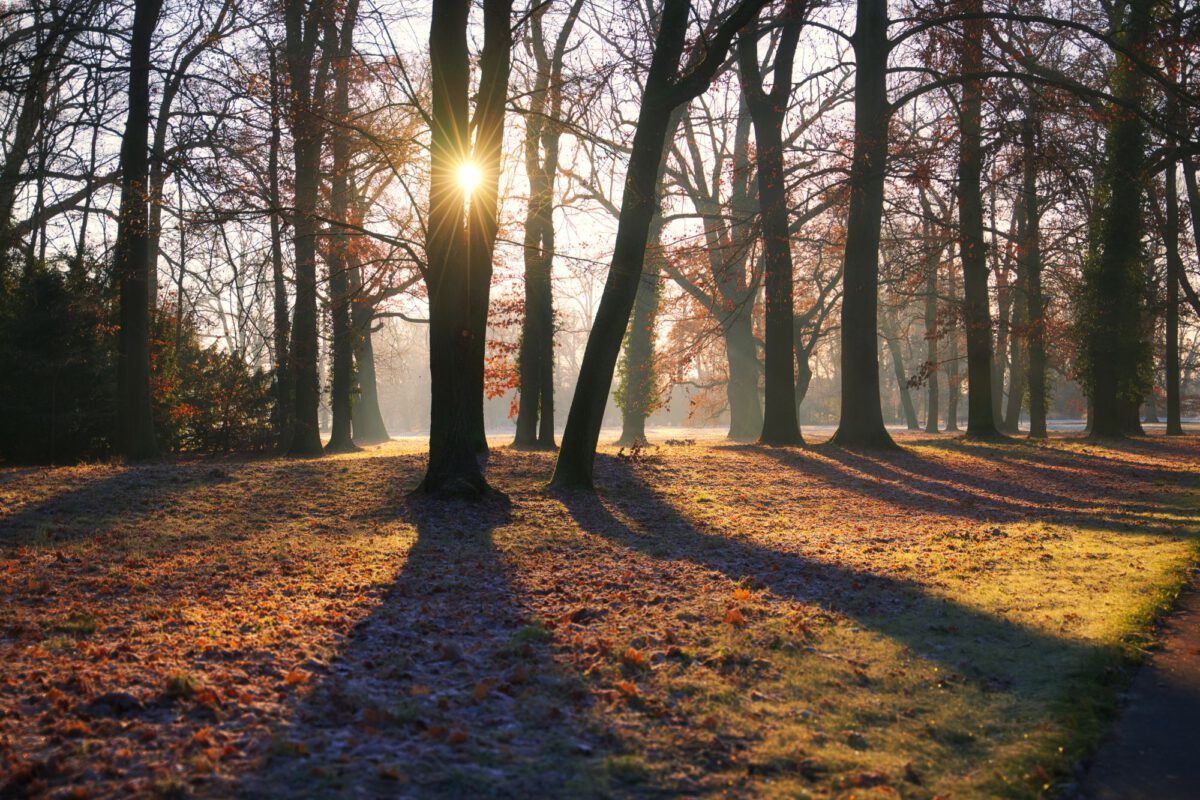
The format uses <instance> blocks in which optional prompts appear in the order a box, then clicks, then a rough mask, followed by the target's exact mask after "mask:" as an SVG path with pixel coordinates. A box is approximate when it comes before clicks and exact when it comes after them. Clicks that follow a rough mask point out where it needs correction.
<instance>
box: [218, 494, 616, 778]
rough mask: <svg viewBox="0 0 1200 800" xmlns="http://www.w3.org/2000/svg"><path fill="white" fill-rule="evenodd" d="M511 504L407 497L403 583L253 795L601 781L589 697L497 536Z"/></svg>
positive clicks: (278, 737) (335, 664)
mask: <svg viewBox="0 0 1200 800" xmlns="http://www.w3.org/2000/svg"><path fill="white" fill-rule="evenodd" d="M508 516H509V515H508V509H507V507H506V506H502V505H500V504H487V505H484V506H476V505H469V504H460V503H456V502H449V503H437V502H432V501H424V500H407V501H405V508H404V509H403V510H402V512H401V514H400V518H401V519H402V520H404V521H407V522H412V523H413V524H415V526H416V540H415V541H414V543H413V544H412V546H411V549H410V550H409V552H408V555H407V558H406V559H405V562H404V565H403V567H402V569H401V572H400V574H399V576H398V577H397V579H396V581H395V583H394V584H393V585H392V586H391V587H390V589H389V590H388V592H387V593H386V594H385V595H384V597H383V599H382V601H381V602H380V604H379V605H378V606H377V607H376V608H375V609H374V610H373V611H372V613H371V614H370V615H369V616H368V617H367V618H365V619H364V620H362V621H361V622H359V623H358V624H357V625H356V626H355V627H354V629H353V632H352V633H351V635H350V636H349V638H348V639H347V640H346V641H345V642H344V645H343V646H342V647H341V648H340V651H339V654H338V655H337V657H336V659H334V660H333V661H332V662H331V663H330V664H329V665H328V668H327V670H325V677H324V678H323V679H322V680H321V681H320V683H319V684H318V685H317V686H316V687H315V688H314V689H313V691H312V692H311V694H309V695H308V697H307V698H306V699H304V700H303V701H301V702H299V703H298V704H297V706H296V708H295V709H293V711H292V713H291V715H290V717H289V721H288V722H287V723H286V724H284V725H283V726H282V727H281V728H279V729H278V730H277V732H276V734H275V741H274V743H273V745H272V746H271V748H270V750H269V752H268V754H267V757H266V759H265V761H264V763H263V764H262V766H261V768H260V769H259V770H258V771H256V772H254V773H253V774H250V775H247V776H245V777H243V778H242V779H241V780H240V781H239V782H238V784H237V785H236V786H220V787H218V792H217V793H218V794H222V793H224V794H233V795H237V796H242V797H254V798H266V797H283V796H287V797H363V796H367V797H385V796H389V797H390V796H400V797H438V798H445V797H448V798H459V797H461V798H477V797H512V798H525V797H556V796H569V795H571V794H572V793H575V792H580V791H582V792H584V793H587V792H589V791H593V790H595V789H596V787H594V786H592V785H591V781H592V779H593V778H594V777H595V776H597V775H599V774H600V773H599V772H597V771H596V770H595V769H594V765H595V764H596V763H597V759H598V756H595V755H593V754H594V753H597V752H599V751H600V746H599V743H598V742H597V737H596V735H595V734H594V733H593V732H592V731H591V730H589V729H588V728H587V726H586V725H585V724H584V717H585V716H586V713H587V712H586V708H585V704H586V703H587V702H588V701H589V695H588V693H587V692H586V690H585V689H584V688H583V686H582V683H581V682H580V681H579V679H578V678H572V677H568V676H566V675H564V674H562V673H560V672H559V671H557V670H555V669H554V668H553V666H552V663H553V662H552V660H551V658H550V656H549V651H548V647H547V642H548V640H549V639H550V634H549V632H548V631H546V630H545V629H544V628H542V627H541V626H540V625H538V624H537V623H536V622H532V621H531V619H530V618H529V617H528V615H527V614H526V612H525V611H524V609H523V608H522V607H521V604H520V602H519V597H518V596H517V594H516V593H515V592H514V590H513V588H512V586H511V583H510V578H509V576H510V567H509V565H508V564H507V563H506V561H505V559H504V558H503V556H502V555H501V554H500V552H499V551H498V550H497V549H496V547H495V545H494V544H493V542H492V533H493V530H494V529H495V528H496V527H498V526H501V525H503V524H505V523H506V522H507V521H508Z"/></svg>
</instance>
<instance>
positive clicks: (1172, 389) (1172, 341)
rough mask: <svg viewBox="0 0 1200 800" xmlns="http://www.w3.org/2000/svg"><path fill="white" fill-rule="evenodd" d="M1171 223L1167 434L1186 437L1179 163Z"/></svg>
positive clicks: (1170, 190)
mask: <svg viewBox="0 0 1200 800" xmlns="http://www.w3.org/2000/svg"><path fill="white" fill-rule="evenodd" d="M1166 179H1167V224H1166V231H1165V235H1164V237H1163V238H1164V239H1165V240H1166V241H1165V242H1164V244H1165V245H1166V249H1167V309H1166V329H1167V330H1166V334H1167V353H1166V365H1165V367H1166V375H1165V376H1164V378H1165V381H1164V382H1165V383H1166V388H1167V436H1182V435H1183V423H1182V420H1181V417H1180V407H1179V281H1180V276H1181V275H1182V274H1183V259H1182V258H1180V256H1179V187H1178V186H1177V185H1176V183H1175V181H1176V174H1175V162H1174V161H1173V160H1172V161H1171V162H1170V163H1169V165H1168V167H1167V174H1166Z"/></svg>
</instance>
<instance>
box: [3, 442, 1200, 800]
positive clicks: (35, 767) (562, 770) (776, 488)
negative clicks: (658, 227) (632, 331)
mask: <svg viewBox="0 0 1200 800" xmlns="http://www.w3.org/2000/svg"><path fill="white" fill-rule="evenodd" d="M904 444H905V450H904V451H903V452H901V453H890V454H884V455H880V454H869V453H854V452H845V451H840V450H837V449H833V448H830V447H828V446H826V445H817V446H815V447H811V448H808V449H769V448H759V447H754V446H740V445H733V444H728V443H725V442H723V441H721V440H715V439H702V440H700V441H698V442H697V443H695V444H683V445H678V446H664V447H661V448H658V449H651V450H649V451H646V452H645V453H643V454H639V456H638V457H637V458H635V459H629V458H625V457H618V455H617V452H616V449H615V448H607V447H606V448H602V450H603V452H602V454H601V457H600V460H599V462H598V467H597V482H598V485H599V491H598V492H597V493H596V494H595V495H592V494H586V493H547V492H546V491H545V490H544V488H543V485H544V482H545V480H546V478H547V476H548V474H549V470H550V467H551V458H552V457H551V456H549V455H546V454H531V453H518V452H513V451H509V450H507V449H503V448H498V449H497V450H495V452H494V453H493V456H492V459H491V463H490V473H489V476H490V478H491V480H492V482H493V483H494V484H495V485H496V486H497V487H498V488H501V489H503V490H505V491H506V492H508V493H509V496H510V498H511V504H510V505H508V506H502V505H486V506H482V507H473V506H464V505H457V504H450V505H439V504H437V503H430V502H428V501H416V500H413V499H411V498H408V497H407V496H406V494H405V493H406V491H407V489H409V488H410V487H411V486H413V485H415V483H416V481H417V478H418V477H419V472H420V468H421V462H422V455H421V453H420V452H419V451H418V450H417V449H416V446H415V445H414V444H413V443H393V444H391V445H387V446H384V447H382V448H376V449H373V450H370V451H367V452H364V453H361V454H355V455H350V456H339V457H335V458H329V459H322V460H320V461H311V462H305V461H291V460H276V459H260V460H249V461H237V460H235V461H224V462H219V463H218V462H198V463H197V462H192V463H186V464H160V465H154V466H149V467H142V468H133V469H125V468H120V467H109V466H88V467H78V468H69V469H59V470H9V471H4V472H0V547H2V548H3V549H2V550H0V574H3V576H4V580H3V582H0V608H3V609H4V611H3V615H4V616H3V618H2V620H0V622H2V623H3V624H2V625H0V685H2V686H4V687H5V691H4V692H2V693H0V766H3V767H4V769H3V770H0V772H4V773H7V774H9V775H11V776H12V780H13V781H17V782H19V784H18V783H14V784H13V785H14V786H18V787H19V788H20V789H21V790H22V791H27V792H30V793H32V794H38V793H39V792H49V791H56V790H65V788H66V787H69V786H76V785H86V787H87V788H88V790H89V791H90V792H91V793H92V794H93V795H96V796H114V797H115V796H123V795H124V794H127V793H128V792H130V791H134V790H145V791H155V790H156V788H155V787H158V789H157V790H159V791H165V790H164V789H163V788H162V787H169V789H170V792H172V793H187V792H198V793H201V794H213V795H218V796H226V795H229V794H241V795H249V796H263V797H268V796H280V795H281V793H282V794H288V795H291V794H295V795H301V796H303V795H309V796H321V797H324V796H331V795H332V796H338V795H342V794H344V795H347V796H354V795H355V794H356V792H359V791H365V792H368V793H371V792H374V793H389V794H393V793H394V794H400V795H409V794H410V795H415V796H454V795H458V796H471V797H474V796H487V795H499V796H512V795H522V794H524V795H528V796H553V795H564V794H570V795H573V796H586V795H595V796H611V795H614V794H616V795H635V796H639V795H650V794H655V793H660V792H664V791H665V792H673V793H687V794H691V795H729V794H732V795H737V796H745V795H751V796H767V797H771V796H777V797H803V796H806V795H811V796H817V797H824V796H850V795H853V796H856V797H862V796H874V795H878V796H889V795H892V796H894V795H896V794H899V795H901V796H904V797H917V798H920V797H930V798H932V797H935V796H938V795H950V796H953V797H991V796H996V795H998V794H999V795H1011V796H1017V797H1026V796H1036V795H1038V794H1039V793H1042V792H1046V793H1051V792H1052V791H1054V790H1055V789H1056V786H1057V784H1061V783H1064V782H1069V781H1070V780H1071V779H1072V778H1071V769H1072V766H1073V764H1074V763H1075V762H1076V761H1077V760H1078V759H1079V758H1080V757H1082V756H1083V755H1084V754H1085V753H1086V751H1087V749H1088V747H1090V746H1091V745H1092V744H1093V743H1094V741H1095V739H1096V738H1097V736H1098V735H1099V734H1100V733H1101V731H1102V729H1103V724H1104V722H1105V721H1106V719H1107V716H1108V714H1109V713H1110V712H1111V708H1112V705H1113V702H1114V700H1115V698H1116V695H1117V692H1118V691H1119V689H1120V687H1121V686H1122V685H1123V681H1124V677H1125V674H1126V671H1127V667H1128V665H1129V664H1130V663H1131V661H1132V660H1133V659H1136V657H1137V656H1138V655H1139V654H1140V653H1141V652H1143V651H1144V650H1145V649H1146V648H1147V647H1148V646H1150V645H1151V643H1152V633H1151V632H1152V622H1153V619H1154V617H1155V615H1156V614H1158V613H1160V611H1161V610H1162V609H1163V608H1164V607H1165V606H1166V605H1169V602H1170V600H1171V598H1172V597H1173V593H1174V592H1175V591H1177V589H1178V587H1179V586H1180V583H1181V580H1182V576H1183V574H1184V570H1185V568H1186V566H1187V565H1188V564H1189V563H1190V562H1191V561H1192V560H1193V559H1194V556H1195V554H1196V541H1197V537H1198V534H1200V512H1198V511H1197V508H1198V506H1197V499H1198V497H1200V477H1198V475H1200V469H1198V468H1200V456H1198V455H1197V453H1198V450H1200V448H1198V447H1197V445H1198V444H1200V442H1198V441H1197V439H1196V438H1194V437H1189V438H1186V439H1182V440H1173V441H1168V440H1165V439H1161V438H1155V439H1152V440H1142V441H1138V442H1132V443H1127V444H1121V445H1113V446H1101V445H1096V444H1092V443H1086V442H1080V441H1070V440H1055V441H1052V442H1050V443H1047V444H1044V445H1032V444H1027V443H1023V442H1014V443H1011V444H1000V445H974V444H966V443H963V442H961V441H959V440H955V439H950V438H948V437H923V436H922V437H912V438H909V439H906V440H905V441H904ZM180 675H186V676H188V679H189V684H188V685H189V687H191V690H190V691H188V692H185V693H180V692H178V691H174V692H172V691H171V689H172V686H174V684H173V683H172V681H174V682H176V683H178V676H180ZM113 692H122V693H127V694H129V695H132V696H133V698H135V699H136V701H137V702H138V703H139V704H140V705H141V707H140V708H138V709H132V710H131V709H128V708H126V709H125V710H124V711H122V712H120V713H116V712H115V711H113V710H112V709H111V708H107V707H105V706H103V704H102V703H101V701H102V700H103V698H104V696H105V695H106V694H111V693H113ZM109 702H110V703H112V702H114V701H112V700H111V699H110V701H109ZM0 793H3V792H2V791H0Z"/></svg>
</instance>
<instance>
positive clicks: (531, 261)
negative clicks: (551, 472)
mask: <svg viewBox="0 0 1200 800" xmlns="http://www.w3.org/2000/svg"><path fill="white" fill-rule="evenodd" d="M582 6H583V0H573V2H572V4H571V7H570V9H569V11H568V12H567V17H566V19H565V20H564V21H563V26H562V28H560V29H559V32H558V37H557V38H556V40H555V43H554V49H553V50H552V51H550V52H549V53H547V51H546V41H545V34H544V32H543V29H542V17H543V16H544V14H545V11H546V9H548V8H549V7H550V4H549V3H547V4H545V5H543V6H542V7H540V8H539V9H537V10H536V11H534V13H533V15H532V16H531V17H530V19H529V36H530V46H531V49H532V51H533V56H534V60H535V63H536V65H537V77H536V78H535V79H534V86H533V91H532V92H531V94H530V98H529V112H528V113H527V114H526V116H525V174H526V176H527V178H528V180H529V205H528V206H527V208H526V212H525V237H524V246H525V316H524V318H523V319H522V321H521V350H520V356H519V361H518V367H519V370H520V388H519V390H518V391H519V398H518V405H517V433H516V437H515V438H514V439H513V446H514V447H521V448H531V449H532V448H538V449H546V450H553V449H554V448H555V446H556V445H555V443H554V296H553V291H552V285H551V273H552V270H553V266H554V179H555V178H556V177H557V175H558V152H559V139H560V136H561V128H560V126H559V124H558V119H559V117H560V116H561V113H562V85H561V84H562V66H563V56H564V54H565V53H566V48H567V42H568V41H569V40H570V36H571V31H572V30H573V29H574V27H575V21H576V20H577V19H578V18H579V10H580V9H581V8H582Z"/></svg>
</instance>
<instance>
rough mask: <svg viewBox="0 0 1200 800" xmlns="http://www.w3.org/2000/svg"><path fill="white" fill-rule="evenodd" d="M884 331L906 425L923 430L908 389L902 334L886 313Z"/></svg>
mask: <svg viewBox="0 0 1200 800" xmlns="http://www.w3.org/2000/svg"><path fill="white" fill-rule="evenodd" d="M881 327H882V333H883V339H884V341H885V342H886V343H887V348H888V355H889V356H890V357H891V360H892V374H894V375H895V376H896V390H897V391H898V392H899V393H900V408H901V410H902V412H903V414H904V425H905V427H907V428H908V429H909V430H910V431H919V430H921V425H920V423H918V422H917V409H916V407H915V406H913V401H912V394H911V393H909V390H908V375H907V374H906V373H905V370H904V353H903V352H902V350H901V348H900V334H899V333H898V332H897V331H896V328H895V326H894V325H893V324H892V321H891V320H890V319H889V318H888V317H887V315H886V314H885V315H884V318H883V325H882V326H881Z"/></svg>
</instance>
